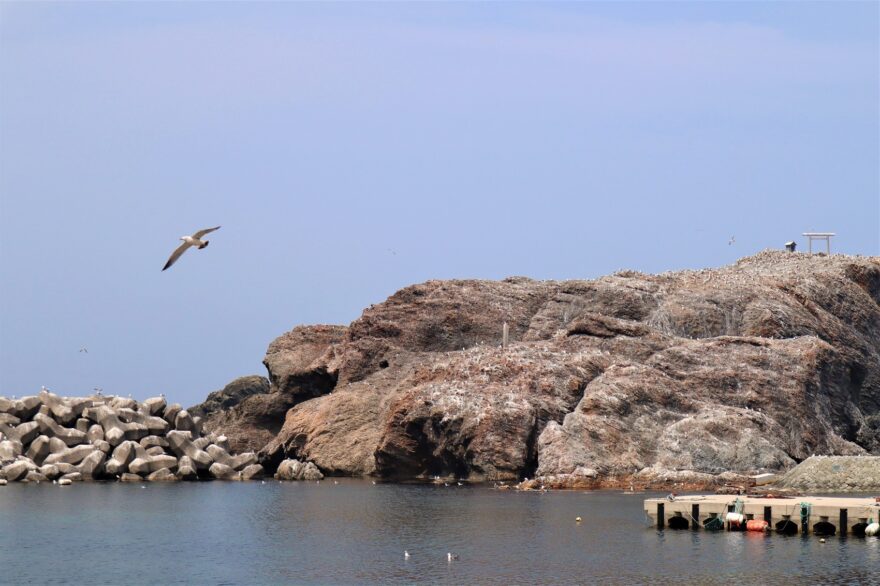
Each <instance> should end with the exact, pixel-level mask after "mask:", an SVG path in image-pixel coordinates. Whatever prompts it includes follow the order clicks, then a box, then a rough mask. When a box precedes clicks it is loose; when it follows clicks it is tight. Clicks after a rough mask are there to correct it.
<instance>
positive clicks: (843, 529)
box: [837, 509, 849, 537]
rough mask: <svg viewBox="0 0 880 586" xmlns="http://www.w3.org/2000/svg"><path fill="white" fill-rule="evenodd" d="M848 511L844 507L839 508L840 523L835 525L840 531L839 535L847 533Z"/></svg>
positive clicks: (844, 535) (842, 535) (843, 535)
mask: <svg viewBox="0 0 880 586" xmlns="http://www.w3.org/2000/svg"><path fill="white" fill-rule="evenodd" d="M848 513H849V512H848V511H847V510H846V509H840V523H839V524H838V525H837V527H838V528H839V529H838V530H839V531H840V536H841V537H846V534H847V533H849V522H848V521H849V520H848V519H847V517H848V516H849V514H848Z"/></svg>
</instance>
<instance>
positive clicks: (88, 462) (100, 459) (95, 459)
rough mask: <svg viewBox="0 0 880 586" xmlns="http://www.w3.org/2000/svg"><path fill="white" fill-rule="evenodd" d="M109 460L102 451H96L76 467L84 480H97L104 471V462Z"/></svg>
mask: <svg viewBox="0 0 880 586" xmlns="http://www.w3.org/2000/svg"><path fill="white" fill-rule="evenodd" d="M106 460H107V454H105V453H104V452H101V451H94V452H92V453H91V454H89V455H88V456H86V457H85V458H83V461H82V462H80V464H79V466H77V467H76V471H77V472H79V473H80V474H82V475H83V477H84V478H89V479H92V478H95V477H96V476H99V475H100V474H101V472H103V471H104V462H105V461H106Z"/></svg>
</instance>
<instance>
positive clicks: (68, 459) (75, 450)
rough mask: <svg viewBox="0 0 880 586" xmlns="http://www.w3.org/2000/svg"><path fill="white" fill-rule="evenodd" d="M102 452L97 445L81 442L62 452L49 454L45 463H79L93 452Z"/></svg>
mask: <svg viewBox="0 0 880 586" xmlns="http://www.w3.org/2000/svg"><path fill="white" fill-rule="evenodd" d="M95 452H98V453H101V452H100V451H99V450H98V449H97V448H95V446H91V445H89V444H80V445H78V446H74V447H72V448H67V449H65V450H64V451H62V452H58V453H56V454H49V455H48V456H46V459H45V460H43V463H44V464H58V463H64V464H79V463H80V462H82V461H83V460H84V459H85V458H86V457H87V456H88V455H89V454H92V453H95Z"/></svg>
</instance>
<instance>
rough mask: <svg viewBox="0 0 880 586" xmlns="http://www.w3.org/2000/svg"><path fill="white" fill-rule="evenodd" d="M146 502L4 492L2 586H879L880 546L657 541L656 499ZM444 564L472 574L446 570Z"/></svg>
mask: <svg viewBox="0 0 880 586" xmlns="http://www.w3.org/2000/svg"><path fill="white" fill-rule="evenodd" d="M144 486H145V488H141V485H139V484H134V485H130V484H111V483H107V484H76V485H73V486H69V487H59V486H56V485H51V484H45V483H44V484H41V485H38V486H37V485H34V486H29V485H21V484H10V485H9V486H5V487H0V582H2V583H14V584H294V583H319V584H373V583H405V584H410V583H440V584H539V583H541V584H592V583H607V584H642V583H652V584H658V583H661V584H662V583H682V582H687V583H704V584H711V583H718V584H722V583H723V584H730V583H735V582H739V583H743V581H745V583H749V584H786V583H800V584H803V583H807V584H814V583H815V584H819V583H824V584H827V583H852V584H858V583H861V584H868V583H874V584H877V583H878V582H880V576H878V572H880V540H878V539H876V538H867V539H865V538H861V539H859V538H853V537H850V538H848V539H840V538H837V537H834V538H829V539H828V540H827V542H826V543H824V544H822V543H820V542H819V540H818V539H817V538H815V537H808V538H802V537H782V536H776V535H771V536H764V535H760V534H742V533H706V532H692V531H671V530H666V531H664V532H658V531H656V530H655V529H652V528H648V526H647V523H646V520H645V516H644V513H643V512H642V499H643V498H645V497H647V496H652V495H650V494H644V495H623V494H620V493H612V492H551V493H547V494H540V493H516V492H506V491H494V490H491V489H489V488H486V487H457V486H450V487H448V488H447V487H442V486H417V485H392V484H378V485H373V484H372V483H370V482H368V481H360V480H340V481H339V484H338V485H336V484H334V483H333V482H332V480H331V481H327V480H325V481H322V482H321V483H320V484H315V483H293V482H288V483H278V482H275V481H266V484H261V483H259V482H257V483H232V482H211V483H207V482H206V483H200V484H189V483H181V484H170V485H163V484H147V485H144ZM577 516H580V517H582V518H583V522H582V523H580V524H577V523H575V517H577ZM404 549H407V550H409V551H410V553H411V554H412V557H411V558H410V559H409V560H405V559H404V555H403V551H404ZM447 552H453V553H455V554H457V555H459V556H460V558H459V559H458V560H456V561H453V562H451V563H450V562H448V561H447V559H446V554H447Z"/></svg>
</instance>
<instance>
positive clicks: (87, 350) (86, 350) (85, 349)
mask: <svg viewBox="0 0 880 586" xmlns="http://www.w3.org/2000/svg"><path fill="white" fill-rule="evenodd" d="M79 351H80V352H85V353H86V354H88V353H89V349H88V348H86V347H85V346H83V347H82V348H80V349H79Z"/></svg>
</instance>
